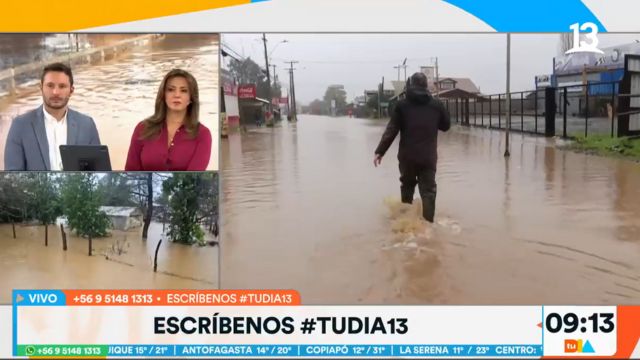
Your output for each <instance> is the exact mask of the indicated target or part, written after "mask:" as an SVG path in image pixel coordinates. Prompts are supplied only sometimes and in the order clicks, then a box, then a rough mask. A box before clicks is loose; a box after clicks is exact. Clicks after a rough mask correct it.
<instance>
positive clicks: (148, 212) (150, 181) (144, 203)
mask: <svg viewBox="0 0 640 360" xmlns="http://www.w3.org/2000/svg"><path fill="white" fill-rule="evenodd" d="M127 176H128V179H129V182H130V183H131V184H132V192H131V194H132V195H133V197H134V198H135V203H137V205H138V207H139V208H140V209H141V210H142V213H143V220H144V225H143V226H142V239H146V238H147V236H148V234H149V226H150V225H151V220H152V219H153V198H154V193H153V188H154V174H153V173H147V174H128V175H127ZM159 176H160V175H155V177H159Z"/></svg>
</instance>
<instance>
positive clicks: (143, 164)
mask: <svg viewBox="0 0 640 360" xmlns="http://www.w3.org/2000/svg"><path fill="white" fill-rule="evenodd" d="M199 112H200V103H199V98H198V83H197V82H196V79H195V78H194V77H193V76H192V75H191V74H190V73H188V72H186V71H184V70H181V69H174V70H171V71H169V73H167V75H165V77H164V79H163V80H162V83H160V88H159V89H158V95H157V96H156V105H155V113H154V114H153V115H152V116H151V117H149V118H147V119H146V120H143V121H141V122H140V123H139V124H138V125H137V126H136V128H135V130H134V131H133V135H132V136H131V144H130V145H129V154H128V156H127V163H126V165H125V171H204V170H206V168H207V165H208V164H209V159H210V158H211V132H210V131H209V129H207V127H205V126H204V125H202V124H201V123H200V122H199V121H198V115H199Z"/></svg>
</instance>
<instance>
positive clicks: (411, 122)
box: [373, 72, 451, 223]
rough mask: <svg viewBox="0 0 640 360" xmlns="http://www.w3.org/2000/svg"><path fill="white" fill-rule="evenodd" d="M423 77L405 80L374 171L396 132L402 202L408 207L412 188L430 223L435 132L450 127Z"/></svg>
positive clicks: (432, 198) (433, 200)
mask: <svg viewBox="0 0 640 360" xmlns="http://www.w3.org/2000/svg"><path fill="white" fill-rule="evenodd" d="M427 89H428V87H427V77H426V75H425V74H423V73H420V72H417V73H415V74H413V75H411V77H410V78H409V79H408V80H407V86H406V98H405V99H402V100H400V101H399V102H398V104H397V105H396V106H395V108H394V109H393V114H392V115H391V119H390V120H389V124H388V125H387V129H386V130H385V132H384V134H383V135H382V139H381V140H380V144H379V145H378V147H377V148H376V151H375V155H374V159H373V164H374V165H375V166H376V167H377V166H378V165H380V163H381V162H382V157H383V156H384V154H385V153H386V152H387V150H388V149H389V147H390V146H391V144H392V143H393V140H394V139H395V138H396V135H398V132H400V147H399V149H398V162H399V164H400V194H401V197H402V202H403V203H406V204H411V203H412V202H413V194H414V192H415V188H416V184H417V185H418V189H419V191H420V197H421V198H422V216H423V217H424V219H425V220H427V221H429V222H431V223H433V218H434V215H435V208H436V192H437V187H436V164H437V162H438V130H441V131H447V130H449V127H451V121H450V119H449V113H448V111H447V110H446V109H445V108H444V106H443V105H442V103H441V102H440V101H439V100H437V99H434V98H433V97H432V96H431V94H429V91H428V90H427Z"/></svg>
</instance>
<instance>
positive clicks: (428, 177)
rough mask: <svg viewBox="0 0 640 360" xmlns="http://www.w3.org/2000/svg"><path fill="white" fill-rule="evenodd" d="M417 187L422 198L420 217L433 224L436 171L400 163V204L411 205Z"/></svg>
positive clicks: (408, 163)
mask: <svg viewBox="0 0 640 360" xmlns="http://www.w3.org/2000/svg"><path fill="white" fill-rule="evenodd" d="M416 185H418V190H419V191H420V198H422V217H424V219H425V220H427V221H429V222H433V217H434V215H435V212H436V192H437V186H436V171H435V170H434V169H430V168H427V167H425V166H421V165H416V164H413V163H410V162H405V161H401V162H400V194H401V196H402V202H403V203H405V204H411V203H412V202H413V193H414V191H415V189H416Z"/></svg>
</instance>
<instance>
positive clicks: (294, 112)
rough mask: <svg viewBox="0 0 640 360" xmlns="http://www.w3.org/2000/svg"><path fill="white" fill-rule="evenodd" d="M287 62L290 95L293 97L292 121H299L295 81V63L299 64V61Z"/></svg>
mask: <svg viewBox="0 0 640 360" xmlns="http://www.w3.org/2000/svg"><path fill="white" fill-rule="evenodd" d="M285 63H288V64H289V66H290V67H289V97H290V98H291V99H290V101H291V109H290V111H291V121H292V122H295V121H298V108H297V105H296V85H295V81H294V77H293V70H295V68H294V67H293V64H297V63H298V61H295V60H291V61H285Z"/></svg>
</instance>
